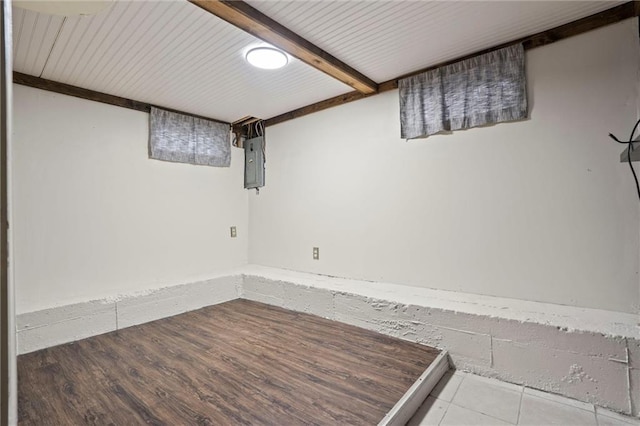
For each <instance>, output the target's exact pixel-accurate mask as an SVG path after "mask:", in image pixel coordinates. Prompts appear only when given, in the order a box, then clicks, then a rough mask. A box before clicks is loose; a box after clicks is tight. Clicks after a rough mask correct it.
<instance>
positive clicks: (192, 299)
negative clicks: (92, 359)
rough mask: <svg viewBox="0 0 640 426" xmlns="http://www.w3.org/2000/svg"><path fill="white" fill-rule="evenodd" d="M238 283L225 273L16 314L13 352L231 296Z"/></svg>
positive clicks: (238, 279) (234, 295) (235, 277)
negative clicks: (140, 292)
mask: <svg viewBox="0 0 640 426" xmlns="http://www.w3.org/2000/svg"><path fill="white" fill-rule="evenodd" d="M241 286H242V275H229V276H223V277H217V278H213V279H210V280H206V281H199V282H195V283H191V284H182V285H177V286H172V287H165V288H161V289H158V290H155V291H152V292H147V293H144V294H137V295H128V296H120V297H118V298H115V299H114V300H111V299H105V300H93V301H89V302H85V303H77V304H73V305H66V306H60V307H55V308H50V309H44V310H41V311H36V312H29V313H24V314H20V315H18V316H17V336H18V354H25V353H28V352H33V351H37V350H39V349H43V348H48V347H51V346H55V345H60V344H63V343H68V342H73V341H76V340H80V339H85V338H87V337H91V336H96V335H98V334H103V333H108V332H110V331H114V330H119V329H122V328H126V327H131V326H132V325H137V324H142V323H145V322H149V321H153V320H157V319H160V318H166V317H170V316H173V315H177V314H181V313H183V312H187V311H192V310H195V309H200V308H203V307H205V306H211V305H216V304H218V303H223V302H227V301H229V300H234V299H237V298H238V296H239V294H240V291H241V290H240V289H241Z"/></svg>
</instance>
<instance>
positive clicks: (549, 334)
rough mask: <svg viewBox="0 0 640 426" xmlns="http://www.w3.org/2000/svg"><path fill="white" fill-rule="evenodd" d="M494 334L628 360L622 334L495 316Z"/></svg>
mask: <svg viewBox="0 0 640 426" xmlns="http://www.w3.org/2000/svg"><path fill="white" fill-rule="evenodd" d="M493 320H494V321H493V324H492V327H491V335H492V336H493V337H495V338H498V339H503V340H511V341H514V342H519V343H523V344H529V345H531V344H535V345H538V346H540V347H541V348H549V349H556V350H560V351H568V352H577V353H579V354H583V355H589V356H597V357H601V358H604V359H609V358H614V359H616V360H620V361H624V360H626V342H625V339H624V338H623V337H613V336H604V335H602V334H601V333H590V332H583V331H570V330H566V329H562V328H559V327H554V326H550V325H544V324H537V323H532V322H520V321H512V320H505V319H497V318H494V319H493Z"/></svg>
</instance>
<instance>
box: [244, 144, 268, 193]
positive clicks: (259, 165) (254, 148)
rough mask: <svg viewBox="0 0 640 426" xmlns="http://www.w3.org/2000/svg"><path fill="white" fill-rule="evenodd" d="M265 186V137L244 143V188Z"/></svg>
mask: <svg viewBox="0 0 640 426" xmlns="http://www.w3.org/2000/svg"><path fill="white" fill-rule="evenodd" d="M263 186H264V136H258V137H255V138H252V139H246V140H245V141H244V187H245V188H261V187H263Z"/></svg>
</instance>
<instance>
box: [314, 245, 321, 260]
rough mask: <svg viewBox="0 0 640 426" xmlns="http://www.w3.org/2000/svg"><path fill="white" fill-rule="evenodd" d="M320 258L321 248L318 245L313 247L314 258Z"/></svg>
mask: <svg viewBox="0 0 640 426" xmlns="http://www.w3.org/2000/svg"><path fill="white" fill-rule="evenodd" d="M318 259H320V249H319V248H318V247H314V248H313V260H318Z"/></svg>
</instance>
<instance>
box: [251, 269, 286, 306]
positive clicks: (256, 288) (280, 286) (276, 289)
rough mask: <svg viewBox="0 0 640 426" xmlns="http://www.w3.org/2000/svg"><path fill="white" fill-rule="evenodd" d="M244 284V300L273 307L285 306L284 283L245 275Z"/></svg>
mask: <svg viewBox="0 0 640 426" xmlns="http://www.w3.org/2000/svg"><path fill="white" fill-rule="evenodd" d="M242 283H243V284H242V297H243V298H245V299H248V300H253V301H255V302H262V303H266V304H268V305H273V306H279V307H283V306H284V283H283V282H281V281H273V280H269V279H267V278H262V277H256V276H252V275H245V276H244V277H243V281H242Z"/></svg>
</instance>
